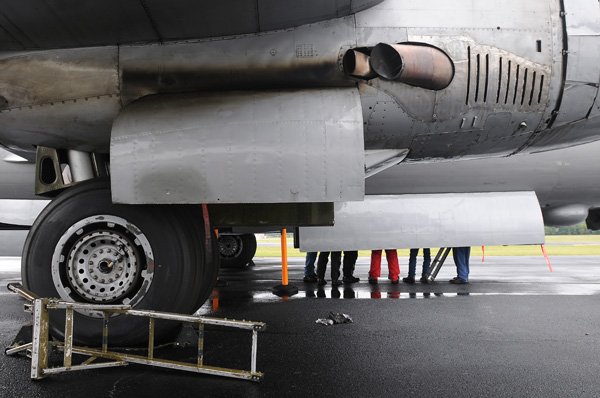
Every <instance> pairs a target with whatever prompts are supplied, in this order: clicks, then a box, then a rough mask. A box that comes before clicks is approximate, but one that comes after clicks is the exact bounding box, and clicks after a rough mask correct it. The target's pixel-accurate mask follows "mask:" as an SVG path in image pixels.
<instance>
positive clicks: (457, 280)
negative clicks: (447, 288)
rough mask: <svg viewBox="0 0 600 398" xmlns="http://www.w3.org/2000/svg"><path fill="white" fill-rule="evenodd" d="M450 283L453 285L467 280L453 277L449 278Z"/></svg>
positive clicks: (464, 282) (461, 283)
mask: <svg viewBox="0 0 600 398" xmlns="http://www.w3.org/2000/svg"><path fill="white" fill-rule="evenodd" d="M450 283H452V284H453V285H465V284H467V283H469V282H468V281H465V280H463V279H460V278H454V279H450Z"/></svg>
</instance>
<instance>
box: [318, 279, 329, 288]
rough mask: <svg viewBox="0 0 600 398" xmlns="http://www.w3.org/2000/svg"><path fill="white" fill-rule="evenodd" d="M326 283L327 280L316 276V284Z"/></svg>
mask: <svg viewBox="0 0 600 398" xmlns="http://www.w3.org/2000/svg"><path fill="white" fill-rule="evenodd" d="M326 284H327V281H326V280H325V279H321V278H317V285H319V286H323V285H326Z"/></svg>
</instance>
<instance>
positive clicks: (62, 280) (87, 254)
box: [52, 215, 154, 305]
mask: <svg viewBox="0 0 600 398" xmlns="http://www.w3.org/2000/svg"><path fill="white" fill-rule="evenodd" d="M153 271H154V259H153V254H152V250H151V248H150V244H149V242H148V240H147V238H146V237H145V236H144V234H143V233H142V232H141V231H140V230H139V228H137V227H136V226H135V225H133V224H131V223H129V222H127V221H126V220H124V219H122V218H120V217H116V216H106V215H105V216H93V217H88V218H86V219H84V220H81V221H79V222H77V223H76V224H74V225H73V226H72V227H71V228H69V229H68V230H67V231H66V232H65V233H64V234H63V235H62V237H61V238H60V239H59V242H58V245H57V247H56V249H55V252H54V256H53V259H52V278H53V280H54V283H55V286H56V289H57V291H58V293H59V295H60V296H61V298H63V299H65V300H69V301H73V300H75V301H82V300H83V301H88V302H92V303H114V302H122V303H125V304H130V305H134V304H135V303H136V302H138V301H139V300H141V298H142V297H143V296H144V295H145V293H146V292H147V291H148V289H149V287H150V284H151V282H152V276H153Z"/></svg>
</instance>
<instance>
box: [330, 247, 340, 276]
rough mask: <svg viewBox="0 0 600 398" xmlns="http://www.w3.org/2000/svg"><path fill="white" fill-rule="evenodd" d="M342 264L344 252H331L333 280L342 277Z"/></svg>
mask: <svg viewBox="0 0 600 398" xmlns="http://www.w3.org/2000/svg"><path fill="white" fill-rule="evenodd" d="M340 265H342V252H331V281H332V282H333V281H337V280H338V279H340Z"/></svg>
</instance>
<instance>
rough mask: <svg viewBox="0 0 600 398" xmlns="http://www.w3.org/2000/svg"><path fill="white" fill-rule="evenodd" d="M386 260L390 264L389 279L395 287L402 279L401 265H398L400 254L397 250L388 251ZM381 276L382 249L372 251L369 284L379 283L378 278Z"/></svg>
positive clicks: (386, 251)
mask: <svg viewBox="0 0 600 398" xmlns="http://www.w3.org/2000/svg"><path fill="white" fill-rule="evenodd" d="M385 258H386V259H387V263H388V271H389V275H388V279H390V280H391V281H392V284H393V285H396V284H398V280H399V279H400V265H399V264H398V252H396V249H386V250H385ZM380 276H381V249H379V250H371V269H370V270H369V283H371V284H375V283H377V278H379V277H380Z"/></svg>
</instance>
